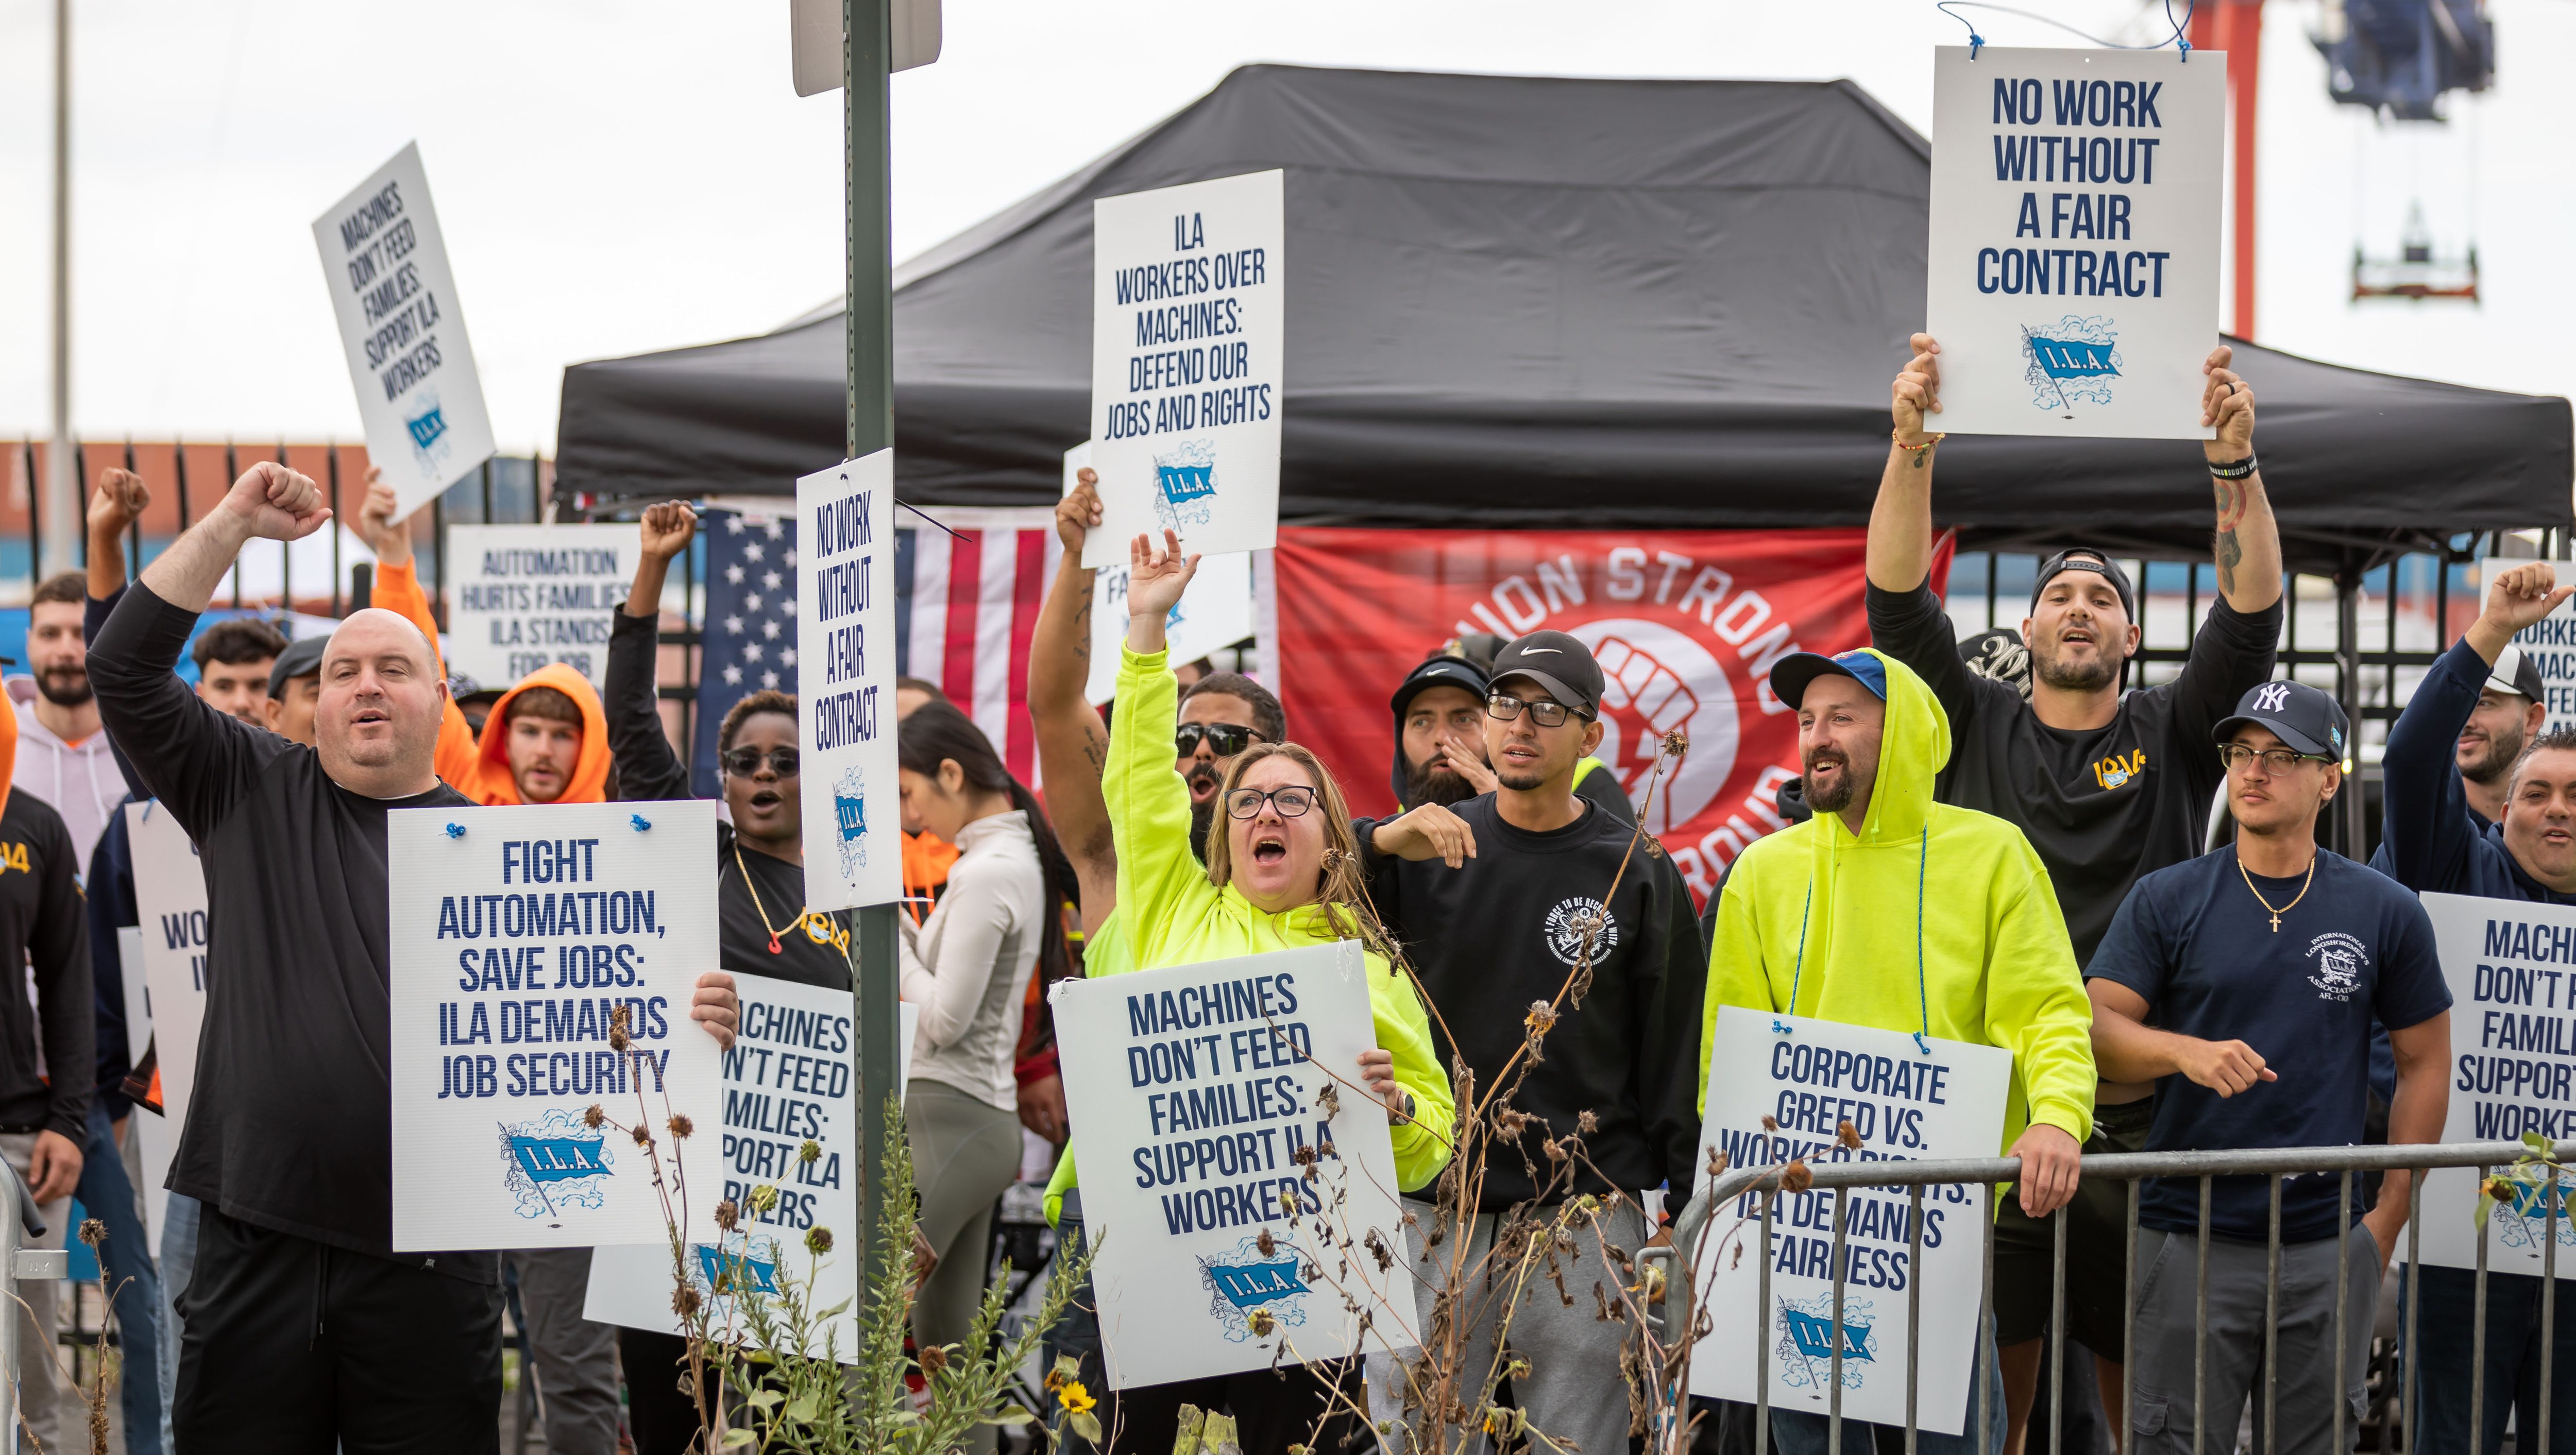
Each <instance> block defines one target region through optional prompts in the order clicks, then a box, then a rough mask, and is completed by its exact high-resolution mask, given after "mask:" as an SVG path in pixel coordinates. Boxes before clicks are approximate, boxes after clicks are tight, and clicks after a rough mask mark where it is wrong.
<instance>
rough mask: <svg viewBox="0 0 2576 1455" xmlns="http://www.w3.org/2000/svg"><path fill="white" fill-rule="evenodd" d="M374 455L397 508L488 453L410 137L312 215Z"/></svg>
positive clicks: (416, 504)
mask: <svg viewBox="0 0 2576 1455" xmlns="http://www.w3.org/2000/svg"><path fill="white" fill-rule="evenodd" d="M313 242H314V245H315V246H317V247H319V248H320V249H321V250H322V273H323V276H324V278H325V279H327V280H328V281H329V283H330V285H331V307H332V310H333V311H334V312H335V313H336V314H337V315H338V316H339V320H340V342H341V344H342V345H343V346H344V347H345V348H347V350H348V352H349V379H350V382H351V383H352V384H354V385H356V386H357V390H358V418H359V419H360V420H362V421H364V422H365V424H366V428H367V460H368V463H370V464H372V465H375V466H377V467H378V468H380V469H382V470H383V471H384V472H385V483H386V484H388V485H391V486H392V487H393V490H394V496H395V498H396V500H397V501H398V502H399V506H398V508H397V510H396V512H395V518H396V519H400V518H402V517H403V516H406V515H409V514H410V513H411V512H413V511H415V510H418V509H419V508H421V507H422V506H424V505H427V504H428V503H429V502H430V501H431V500H432V499H434V498H435V497H436V496H437V495H438V493H439V492H440V491H442V490H445V489H446V488H447V487H448V486H450V485H452V484H454V483H456V482H457V481H458V480H460V479H462V478H464V476H465V473H466V472H467V471H468V470H471V469H473V468H474V467H476V466H478V465H480V464H482V463H483V462H484V461H485V460H488V459H490V458H491V457H492V420H491V416H489V415H487V414H485V413H484V412H483V383H482V381H481V380H480V379H477V378H476V377H475V374H474V346H473V344H471V343H470V342H468V341H467V339H466V337H465V315H464V313H463V312H462V311H461V310H460V309H458V307H457V304H456V279H455V277H454V275H453V274H451V273H449V272H448V270H447V244H446V243H444V242H442V241H441V240H440V239H439V235H438V211H437V209H436V208H434V207H432V206H431V205H430V201H429V179H428V176H427V175H426V174H425V173H423V172H422V171H421V166H420V146H419V144H418V143H416V142H415V143H413V144H411V145H409V146H406V147H404V148H403V149H402V150H401V151H400V152H399V153H397V154H395V156H394V159H393V160H392V161H390V162H387V163H385V164H384V165H383V166H382V167H379V168H377V169H376V174H375V175H374V176H372V177H369V178H368V179H367V180H365V181H364V182H361V183H359V184H358V189H357V190H356V191H354V192H352V193H350V194H349V195H348V196H346V197H343V198H341V199H340V200H339V201H338V202H337V203H335V204H334V205H333V206H332V208H331V210H330V211H328V212H326V213H323V214H322V215H321V216H320V217H317V218H315V219H314V220H313Z"/></svg>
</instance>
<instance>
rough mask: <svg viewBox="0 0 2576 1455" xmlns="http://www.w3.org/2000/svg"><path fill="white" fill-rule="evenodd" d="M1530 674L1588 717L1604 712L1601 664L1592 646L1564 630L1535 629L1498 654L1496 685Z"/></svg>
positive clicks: (1562, 701)
mask: <svg viewBox="0 0 2576 1455" xmlns="http://www.w3.org/2000/svg"><path fill="white" fill-rule="evenodd" d="M1512 677H1527V678H1528V679H1529V680H1531V681H1532V682H1535V683H1537V684H1538V685H1539V686H1541V687H1544V688H1546V689H1547V695H1548V696H1550V697H1553V698H1555V699H1556V700H1557V701H1558V702H1560V703H1563V704H1564V705H1566V706H1567V707H1571V708H1576V709H1579V710H1580V711H1581V712H1582V713H1583V715H1584V716H1585V717H1599V716H1600V715H1601V664H1600V663H1598V662H1596V661H1594V660H1592V649H1591V648H1590V647H1587V646H1585V645H1584V644H1583V643H1581V642H1579V641H1576V640H1575V639H1574V638H1572V637H1570V636H1567V635H1566V634H1565V633H1563V632H1531V633H1530V634H1529V635H1528V636H1525V637H1521V638H1518V639H1516V640H1514V641H1513V642H1512V644H1511V645H1510V646H1507V647H1505V648H1503V649H1502V650H1501V651H1499V652H1496V653H1495V654H1494V672H1493V685H1494V686H1495V687H1497V688H1499V687H1501V686H1502V685H1503V683H1504V681H1505V680H1506V679H1508V678H1512Z"/></svg>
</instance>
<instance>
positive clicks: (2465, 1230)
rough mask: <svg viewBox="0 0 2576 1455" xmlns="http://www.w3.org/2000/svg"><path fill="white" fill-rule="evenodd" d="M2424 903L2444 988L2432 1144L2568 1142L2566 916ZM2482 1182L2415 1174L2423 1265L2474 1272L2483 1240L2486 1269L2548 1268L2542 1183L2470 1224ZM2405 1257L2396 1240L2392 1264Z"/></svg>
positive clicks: (2575, 1110)
mask: <svg viewBox="0 0 2576 1455" xmlns="http://www.w3.org/2000/svg"><path fill="white" fill-rule="evenodd" d="M2423 898H2424V912H2425V914H2426V915H2427V916H2429V917H2430V918H2431V919H2432V921H2433V944H2434V948H2435V949H2436V950H2438V951H2439V952H2440V954H2441V957H2442V979H2443V980H2444V982H2445V983H2447V984H2448V985H2449V986H2450V988H2451V1061H2450V1066H2449V1068H2448V1070H2449V1080H2450V1083H2451V1099H2450V1106H2449V1111H2448V1112H2447V1113H2446V1116H2445V1119H2444V1121H2443V1123H2442V1140H2443V1141H2445V1142H2494V1141H2511V1140H2513V1139H2515V1138H2518V1137H2521V1136H2524V1135H2526V1134H2528V1133H2533V1132H2537V1133H2539V1134H2540V1135H2541V1136H2543V1137H2546V1138H2548V1139H2549V1140H2551V1141H2553V1142H2560V1141H2566V1140H2568V1139H2569V1138H2576V909H2570V908H2566V907H2564V906H2561V905H2554V904H2533V903H2527V902H2525V901H2521V900H2509V899H2479V898H2476V897H2474V896H2471V895H2465V894H2427V895H2425V896H2424V897H2423ZM2480 1175H2481V1174H2480V1173H2479V1172H2478V1171H2477V1169H2475V1168H2469V1167H2437V1168H2435V1169H2434V1170H2433V1171H2432V1173H2431V1174H2430V1175H2429V1176H2427V1177H2426V1178H2425V1180H2424V1211H2423V1214H2422V1216H2421V1218H2420V1219H2419V1220H2418V1221H2417V1223H2416V1225H2415V1226H2416V1233H2415V1236H2418V1237H2420V1238H2421V1239H2422V1240H2423V1243H2422V1247H2423V1256H2424V1261H2425V1263H2427V1264H2429V1265H2431V1266H2433V1267H2436V1268H2476V1267H2477V1266H2478V1238H2479V1236H2480V1234H2481V1232H2483V1234H2484V1236H2485V1238H2486V1240H2487V1257H2486V1266H2487V1267H2488V1268H2489V1269H2490V1270H2501V1271H2503V1272H2507V1273H2528V1274H2533V1275H2538V1274H2540V1273H2541V1272H2543V1271H2544V1270H2546V1269H2547V1268H2548V1267H2549V1261H2548V1252H2549V1228H2550V1220H2549V1198H2550V1195H2551V1194H2550V1189H2549V1188H2548V1186H2547V1184H2546V1183H2545V1182H2541V1183H2532V1184H2525V1185H2523V1186H2521V1187H2519V1188H2518V1189H2516V1191H2515V1193H2514V1196H2513V1197H2512V1198H2511V1199H2510V1200H2509V1201H2505V1202H2499V1203H2497V1204H2496V1205H2495V1208H2494V1211H2492V1212H2490V1213H2489V1214H2488V1215H2487V1218H2486V1221H2485V1222H2484V1223H2480V1222H2479V1221H2478V1219H2477V1206H2478V1180H2479V1177H2480ZM2558 1177H2559V1189H2558V1191H2557V1194H2556V1196H2557V1199H2558V1222H2557V1229H2558V1259H2557V1270H2558V1276H2559V1277H2560V1278H2576V1221H2571V1220H2570V1219H2569V1217H2568V1211H2569V1209H2568V1202H2567V1193H2568V1190H2569V1189H2571V1188H2576V1174H2571V1173H2566V1172H2562V1173H2559V1174H2558ZM2405 1255H2406V1240H2405V1239H2402V1238H2401V1239H2399V1240H2398V1244H2397V1256H2399V1257H2401V1258H2402V1257H2404V1256H2405Z"/></svg>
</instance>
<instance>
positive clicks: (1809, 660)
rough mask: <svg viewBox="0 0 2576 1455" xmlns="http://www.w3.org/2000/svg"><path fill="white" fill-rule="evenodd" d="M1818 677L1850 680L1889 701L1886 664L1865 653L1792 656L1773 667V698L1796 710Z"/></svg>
mask: <svg viewBox="0 0 2576 1455" xmlns="http://www.w3.org/2000/svg"><path fill="white" fill-rule="evenodd" d="M1819 677H1849V678H1850V679H1852V680H1853V681H1854V682H1857V683H1859V684H1860V685H1861V686H1863V687H1866V688H1868V689H1869V692H1870V695H1871V696H1872V697H1875V698H1877V699H1878V700H1879V701H1881V702H1885V701H1886V700H1887V664H1886V663H1885V662H1882V661H1880V660H1879V659H1878V658H1876V657H1873V656H1871V655H1870V654H1869V653H1867V652H1863V651H1849V652H1844V653H1841V654H1840V655H1837V656H1831V657H1828V656H1825V655H1824V654H1822V653H1820V652H1791V653H1790V654H1789V655H1787V656H1785V657H1782V658H1781V659H1780V660H1779V661H1777V662H1774V663H1772V664H1771V695H1772V696H1774V697H1777V698H1779V699H1780V700H1781V701H1782V702H1785V703H1787V704H1789V705H1790V706H1791V707H1796V706H1797V705H1798V704H1799V702H1800V701H1801V700H1802V699H1804V698H1805V697H1806V695H1807V688H1808V687H1809V685H1811V684H1812V683H1814V681H1815V680H1816V679H1817V678H1819Z"/></svg>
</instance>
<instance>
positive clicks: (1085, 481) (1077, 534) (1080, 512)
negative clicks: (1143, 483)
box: [1055, 465, 1100, 559]
mask: <svg viewBox="0 0 2576 1455" xmlns="http://www.w3.org/2000/svg"><path fill="white" fill-rule="evenodd" d="M1074 480H1075V482H1076V483H1075V485H1074V487H1073V490H1072V493H1070V494H1068V495H1066V496H1065V497H1064V498H1063V499H1062V500H1059V501H1057V502H1056V506H1055V538H1056V539H1057V540H1058V541H1060V542H1062V543H1063V545H1064V548H1065V551H1066V552H1067V553H1068V554H1070V555H1072V556H1074V557H1076V558H1077V559H1078V558H1079V557H1080V556H1081V555H1082V543H1083V541H1084V540H1085V539H1087V538H1088V537H1089V536H1090V534H1091V532H1092V531H1093V530H1094V529H1096V528H1097V527H1098V526H1099V524H1100V472H1099V471H1097V470H1094V469H1092V468H1091V467H1090V466H1089V465H1085V466H1083V467H1082V471H1081V473H1080V474H1077V475H1076V476H1074Z"/></svg>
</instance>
